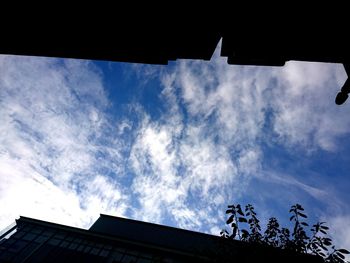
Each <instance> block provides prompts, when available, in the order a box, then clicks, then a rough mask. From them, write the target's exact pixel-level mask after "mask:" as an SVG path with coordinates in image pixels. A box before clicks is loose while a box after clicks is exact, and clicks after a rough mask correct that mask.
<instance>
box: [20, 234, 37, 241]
mask: <svg viewBox="0 0 350 263" xmlns="http://www.w3.org/2000/svg"><path fill="white" fill-rule="evenodd" d="M36 236H37V235H36V234H33V233H27V234H26V235H25V236H24V237H23V239H24V240H28V241H32V240H33V239H34V238H36Z"/></svg>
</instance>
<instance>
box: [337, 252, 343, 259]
mask: <svg viewBox="0 0 350 263" xmlns="http://www.w3.org/2000/svg"><path fill="white" fill-rule="evenodd" d="M336 255H337V256H338V257H340V258H341V259H345V256H344V255H343V254H341V253H336Z"/></svg>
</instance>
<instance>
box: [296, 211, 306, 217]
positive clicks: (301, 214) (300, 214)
mask: <svg viewBox="0 0 350 263" xmlns="http://www.w3.org/2000/svg"><path fill="white" fill-rule="evenodd" d="M298 215H299V216H301V217H304V218H307V216H306V215H305V214H303V213H300V212H298Z"/></svg>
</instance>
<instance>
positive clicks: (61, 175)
mask: <svg viewBox="0 0 350 263" xmlns="http://www.w3.org/2000/svg"><path fill="white" fill-rule="evenodd" d="M0 72H1V79H0V122H1V126H0V167H1V168H0V197H1V202H0V207H1V211H2V213H1V216H0V225H1V226H2V227H4V226H5V225H6V224H10V223H11V222H13V221H14V219H15V218H17V217H18V216H19V215H24V216H31V217H36V218H39V219H43V220H50V221H53V222H58V223H64V224H68V225H73V226H80V227H87V226H89V225H90V224H91V223H92V222H93V220H94V219H96V218H97V217H98V214H99V213H101V212H107V211H108V212H109V213H116V214H120V215H122V214H124V213H125V211H126V203H127V202H128V200H127V199H128V198H127V197H126V196H125V194H124V192H123V191H124V190H123V188H122V187H121V186H120V185H119V184H118V183H116V182H115V181H114V182H112V181H111V180H110V179H108V178H107V177H106V175H100V172H99V170H100V169H105V170H108V171H110V172H112V171H113V172H118V170H117V169H115V167H116V166H117V164H118V162H119V161H120V154H119V151H120V147H121V145H120V144H119V143H118V141H116V140H115V139H114V137H113V136H112V133H111V128H110V123H109V120H108V116H107V115H106V114H104V109H105V108H106V107H108V105H109V104H108V99H107V95H106V93H105V90H104V87H103V86H102V79H101V75H100V73H99V72H98V70H97V69H96V68H94V67H93V66H92V64H90V63H89V62H84V61H79V60H64V61H63V60H57V59H47V58H30V57H19V56H1V57H0Z"/></svg>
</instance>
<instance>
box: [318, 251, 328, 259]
mask: <svg viewBox="0 0 350 263" xmlns="http://www.w3.org/2000/svg"><path fill="white" fill-rule="evenodd" d="M318 255H319V256H321V257H323V258H324V257H326V255H325V254H324V253H322V252H319V253H318Z"/></svg>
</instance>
